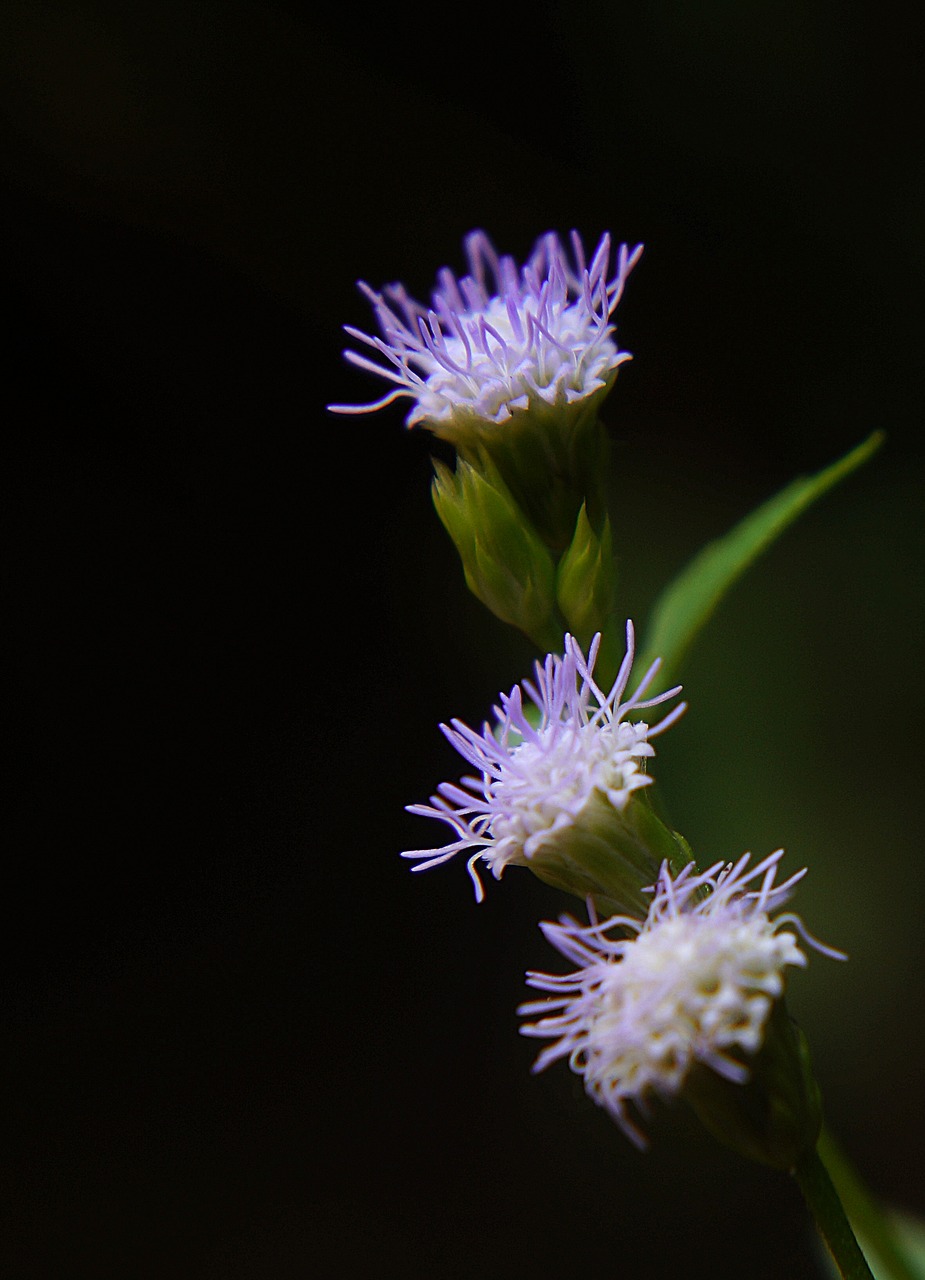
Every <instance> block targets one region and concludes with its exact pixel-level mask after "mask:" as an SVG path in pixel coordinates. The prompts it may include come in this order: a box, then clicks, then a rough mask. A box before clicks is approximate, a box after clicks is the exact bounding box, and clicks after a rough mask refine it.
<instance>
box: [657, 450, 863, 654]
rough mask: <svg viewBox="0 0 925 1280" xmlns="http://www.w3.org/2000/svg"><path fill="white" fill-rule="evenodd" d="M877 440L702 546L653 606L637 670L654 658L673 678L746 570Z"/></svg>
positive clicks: (783, 492)
mask: <svg viewBox="0 0 925 1280" xmlns="http://www.w3.org/2000/svg"><path fill="white" fill-rule="evenodd" d="M883 440H884V433H883V432H882V431H875V432H874V433H873V435H871V436H868V438H867V439H866V440H865V441H864V442H863V443H862V444H859V445H858V446H857V447H856V448H854V449H852V450H851V452H850V453H848V454H846V455H845V457H843V458H840V459H839V460H838V461H837V462H834V463H832V465H831V466H829V467H826V468H825V470H824V471H820V472H818V473H817V474H816V475H813V476H798V477H797V479H796V480H792V481H791V482H790V484H788V485H787V486H786V488H784V489H782V490H781V491H780V493H777V494H775V495H774V497H773V498H770V499H769V500H768V501H767V502H765V503H763V504H762V505H761V506H760V507H758V508H757V510H755V511H753V512H752V513H751V515H748V516H746V517H745V519H744V520H742V521H740V522H739V524H737V525H736V526H735V528H733V529H731V530H730V531H729V533H727V534H725V535H724V536H723V537H722V538H717V539H716V541H715V542H710V543H708V544H707V545H706V546H705V547H704V548H703V550H702V551H700V552H699V553H698V554H697V555H696V556H695V557H694V559H693V560H692V561H691V562H690V564H688V565H687V566H686V567H685V568H684V569H682V571H681V573H680V574H679V575H678V576H677V577H676V578H675V579H674V581H673V582H670V583H669V584H668V586H667V587H666V588H665V590H664V591H663V592H662V593H661V595H660V596H659V598H658V600H657V601H656V604H655V608H654V609H653V611H652V615H651V618H650V620H649V626H648V630H647V633H646V639H645V644H644V645H643V654H642V656H641V658H640V662H639V666H638V667H637V670H639V671H645V670H647V668H648V666H649V665H650V664H651V663H652V662H653V661H654V660H655V659H656V658H657V657H660V658H661V659H662V663H663V674H664V672H665V671H667V672H668V673H669V678H671V677H673V675H674V674H675V673H676V671H677V669H678V667H679V666H680V664H681V662H682V661H683V659H684V657H685V656H686V654H687V651H688V649H689V648H690V646H691V644H692V643H693V641H694V639H695V637H696V636H697V634H698V632H699V631H700V629H701V628H702V627H703V626H704V625H705V623H706V622H707V621H708V620H709V619H710V617H711V615H712V614H713V612H714V610H715V609H716V607H717V605H718V604H719V602H720V601H721V600H722V598H723V596H724V595H725V594H726V592H727V591H728V590H729V589H730V587H732V586H733V584H734V583H735V582H736V581H737V580H738V579H739V577H740V576H741V575H742V574H743V573H744V572H745V570H746V569H747V568H748V566H749V565H750V564H751V563H752V562H753V561H754V560H757V558H758V557H759V556H760V555H761V554H762V552H764V551H766V550H767V549H768V547H769V546H770V545H771V543H772V542H774V540H775V539H776V538H778V537H780V535H781V534H782V533H783V532H784V530H785V529H786V528H787V526H788V525H789V524H791V523H792V522H793V521H794V520H796V518H797V516H800V515H802V514H803V512H804V511H806V509H807V508H808V507H811V506H812V504H813V503H814V502H817V501H818V500H819V498H821V497H822V496H823V494H825V493H827V492H828V491H829V489H832V488H834V486H835V485H836V484H838V483H839V482H840V481H841V480H844V479H845V477H846V476H849V475H850V474H851V473H852V471H855V470H857V468H858V467H860V466H862V465H863V464H864V463H865V462H866V461H867V460H868V458H870V457H871V456H872V455H873V454H874V453H876V451H877V449H878V448H879V447H880V445H881V444H882V443H883Z"/></svg>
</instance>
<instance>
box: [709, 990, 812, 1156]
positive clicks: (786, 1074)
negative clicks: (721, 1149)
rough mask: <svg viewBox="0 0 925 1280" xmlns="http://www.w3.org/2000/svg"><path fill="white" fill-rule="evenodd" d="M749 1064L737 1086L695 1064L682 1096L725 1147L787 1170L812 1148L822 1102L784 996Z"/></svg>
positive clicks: (800, 1036) (810, 1064)
mask: <svg viewBox="0 0 925 1280" xmlns="http://www.w3.org/2000/svg"><path fill="white" fill-rule="evenodd" d="M747 1066H748V1070H749V1077H748V1079H747V1080H746V1081H745V1083H744V1084H736V1083H735V1082H734V1081H732V1080H727V1079H726V1078H725V1077H724V1076H720V1075H717V1073H716V1072H715V1071H713V1070H712V1069H711V1068H710V1067H707V1066H705V1065H704V1064H702V1063H698V1064H697V1065H696V1066H695V1067H694V1068H693V1070H692V1071H691V1072H690V1074H689V1076H688V1077H687V1080H686V1081H685V1084H684V1097H685V1098H686V1099H687V1101H688V1102H689V1103H690V1105H691V1106H692V1107H693V1109H694V1111H695V1112H696V1113H697V1115H698V1117H699V1119H700V1120H701V1122H702V1124H703V1125H704V1127H705V1128H706V1129H707V1130H708V1131H709V1132H710V1133H712V1135H713V1136H714V1137H715V1138H717V1139H718V1140H719V1141H720V1142H722V1143H723V1144H724V1145H725V1146H727V1147H732V1149H733V1150H734V1151H738V1152H739V1154H740V1155H743V1156H745V1157H746V1158H747V1159H749V1160H756V1161H758V1162H759V1163H760V1164H765V1165H770V1166H771V1167H772V1168H774V1169H782V1170H785V1171H786V1172H790V1171H792V1170H793V1169H795V1168H796V1166H797V1165H798V1164H799V1163H800V1161H801V1160H802V1159H803V1158H804V1157H805V1156H806V1155H807V1154H808V1153H809V1152H812V1151H813V1150H815V1147H816V1142H817V1141H818V1138H819V1133H820V1130H821V1128H822V1100H821V1097H820V1093H819V1086H818V1085H817V1083H816V1077H815V1075H814V1074H813V1068H812V1061H811V1059H810V1054H809V1045H808V1044H807V1041H806V1037H805V1036H804V1035H803V1033H802V1031H801V1030H800V1028H799V1027H798V1026H797V1024H796V1023H795V1022H794V1021H793V1019H792V1018H791V1017H790V1015H789V1014H788V1012H787V1009H786V1005H785V1004H784V1000H783V998H781V999H780V1000H777V1001H775V1003H774V1006H773V1008H772V1010H771V1013H770V1015H769V1017H768V1022H767V1025H766V1027H765V1037H764V1042H763V1044H762V1046H761V1048H760V1049H759V1051H758V1053H757V1054H756V1055H755V1056H754V1057H753V1058H751V1059H750V1060H749V1061H748V1063H747Z"/></svg>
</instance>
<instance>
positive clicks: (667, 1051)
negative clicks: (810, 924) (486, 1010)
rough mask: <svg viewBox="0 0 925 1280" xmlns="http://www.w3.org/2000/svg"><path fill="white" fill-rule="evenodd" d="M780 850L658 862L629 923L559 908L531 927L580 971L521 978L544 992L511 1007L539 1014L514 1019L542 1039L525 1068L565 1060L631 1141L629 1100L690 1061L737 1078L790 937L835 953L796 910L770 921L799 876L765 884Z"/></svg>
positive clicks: (682, 1076)
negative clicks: (671, 866)
mask: <svg viewBox="0 0 925 1280" xmlns="http://www.w3.org/2000/svg"><path fill="white" fill-rule="evenodd" d="M782 856H783V850H782V849H778V850H777V852H776V853H772V854H771V855H770V857H768V858H765V859H764V861H763V862H760V863H759V864H758V865H757V866H756V867H753V868H751V869H750V870H749V869H748V863H749V858H750V855H749V854H747V853H746V854H744V855H743V856H742V857H741V858H740V859H739V861H738V862H737V863H736V864H735V865H734V866H733V865H731V864H723V863H721V862H717V863H716V864H715V865H714V866H712V867H710V868H709V870H707V871H704V872H702V873H699V874H698V873H697V872H696V871H695V869H694V864H693V863H691V864H690V865H688V866H687V867H686V868H685V869H684V870H683V871H682V872H681V873H680V874H679V875H677V876H676V877H674V878H672V875H671V873H670V872H669V870H668V868H667V866H664V865H663V866H662V869H661V871H660V873H659V877H658V881H657V883H656V885H655V886H654V889H651V890H650V892H651V893H652V900H651V905H650V907H649V912H648V915H647V916H646V918H645V919H644V920H641V921H640V920H636V919H633V918H631V917H627V916H615V917H613V918H612V919H610V920H606V921H604V923H602V924H599V923H597V921H596V920H595V919H594V918H593V913H592V921H591V923H590V924H589V925H580V924H579V923H578V922H577V921H575V920H572V919H570V918H569V917H567V916H564V917H562V919H561V920H560V922H559V923H558V924H552V923H550V922H544V923H543V924H541V925H540V928H541V929H542V931H543V933H544V934H545V936H546V937H547V938H548V940H549V941H550V942H551V943H552V945H553V946H554V947H556V948H557V950H558V951H560V952H561V953H562V954H563V955H564V956H566V957H567V958H568V959H569V960H572V961H574V962H575V963H576V964H578V965H579V966H580V968H579V969H578V970H577V971H576V972H574V973H570V974H564V975H554V974H546V973H529V974H528V975H527V982H528V985H529V986H531V987H535V988H536V989H537V990H540V991H547V992H549V993H551V995H553V996H554V997H555V999H553V1000H540V1001H534V1002H530V1003H528V1004H525V1005H522V1006H521V1008H520V1009H519V1010H518V1012H519V1013H520V1014H523V1015H532V1014H542V1015H543V1016H542V1017H541V1018H540V1020H539V1021H538V1022H535V1023H530V1024H527V1025H525V1026H522V1027H521V1031H522V1032H523V1034H524V1035H528V1036H541V1037H550V1038H552V1039H554V1043H553V1044H551V1045H549V1046H548V1047H547V1048H545V1049H544V1050H543V1051H542V1053H541V1054H540V1055H539V1057H538V1058H537V1060H536V1063H535V1065H534V1068H533V1069H534V1071H542V1070H543V1069H544V1068H545V1067H548V1066H549V1064H550V1063H551V1062H555V1061H556V1059H558V1058H567V1059H568V1062H569V1065H570V1066H571V1068H572V1070H573V1071H575V1072H577V1073H578V1074H579V1075H581V1076H583V1077H584V1082H585V1089H586V1090H587V1092H588V1093H589V1094H590V1096H591V1097H592V1098H593V1099H594V1101H595V1102H596V1103H598V1104H599V1105H600V1106H603V1107H605V1108H606V1109H607V1111H609V1112H610V1114H611V1115H612V1116H613V1118H614V1119H615V1120H616V1122H617V1123H618V1124H619V1125H620V1127H621V1128H622V1129H623V1131H624V1133H626V1134H627V1136H628V1137H629V1138H630V1139H632V1141H633V1142H635V1143H636V1144H637V1145H638V1146H640V1147H644V1146H645V1145H646V1140H645V1137H644V1135H643V1134H642V1133H641V1131H640V1130H639V1128H638V1127H637V1126H636V1124H635V1123H634V1121H633V1119H632V1118H631V1115H630V1113H629V1110H628V1108H629V1105H630V1103H632V1104H633V1105H634V1107H635V1109H636V1111H637V1112H638V1113H640V1114H641V1115H642V1116H646V1115H648V1109H647V1100H648V1098H649V1096H650V1095H651V1094H656V1095H658V1096H661V1097H662V1098H670V1097H673V1096H675V1095H676V1094H678V1093H679V1092H680V1091H681V1090H682V1089H683V1087H684V1084H685V1081H686V1080H687V1078H688V1075H689V1073H690V1072H691V1070H692V1068H693V1067H694V1065H695V1064H696V1063H703V1064H704V1065H705V1066H707V1067H709V1068H711V1069H712V1070H713V1071H714V1072H716V1073H717V1074H718V1075H719V1076H721V1077H723V1078H724V1079H725V1080H727V1081H731V1082H732V1083H733V1084H737V1085H740V1084H743V1083H744V1082H745V1081H746V1080H747V1079H748V1078H749V1069H748V1067H747V1066H746V1065H745V1064H744V1063H743V1062H741V1061H740V1055H745V1056H752V1055H754V1054H755V1053H756V1052H757V1051H758V1049H759V1048H760V1047H761V1045H762V1041H763V1037H764V1034H765V1029H766V1024H767V1022H768V1019H769V1015H770V1014H771V1010H772V1007H773V1006H774V1003H775V1001H777V1000H778V999H779V997H780V996H781V995H782V993H783V990H784V977H783V973H784V970H785V968H786V967H787V966H788V965H796V966H799V967H805V965H806V956H805V955H804V953H803V952H802V951H801V950H800V947H799V945H798V940H797V934H799V935H800V936H801V937H802V939H803V940H804V941H805V942H807V943H809V945H810V946H812V947H814V948H815V949H816V950H817V951H821V952H823V953H824V954H826V955H829V956H832V957H833V958H837V959H844V958H845V957H844V956H843V954H842V953H841V952H839V951H835V950H833V949H832V948H830V947H826V946H824V945H823V944H822V943H820V942H818V941H817V940H816V939H815V938H813V937H811V936H810V935H809V934H808V933H807V932H806V930H805V928H804V927H803V924H802V922H801V921H800V919H799V917H797V916H795V915H792V914H789V913H787V914H784V915H779V916H777V918H776V919H774V920H772V919H771V918H770V913H771V912H773V911H775V910H777V908H778V907H779V906H781V905H782V904H783V903H784V902H785V901H787V899H788V898H789V897H790V896H791V894H792V892H793V889H794V886H795V885H796V884H797V882H798V881H799V880H801V879H802V878H803V876H804V875H805V874H806V871H805V869H804V870H802V871H798V872H797V873H796V875H793V876H791V877H790V878H789V880H786V881H784V883H783V884H778V885H775V883H774V879H775V875H776V872H777V866H778V863H779V861H780V859H781V857H782ZM755 881H760V884H759V886H758V887H757V888H753V889H749V888H748V887H747V886H748V885H750V884H753V883H754V882H755ZM615 932H616V936H611V935H613V934H614V933H615ZM627 934H628V935H629V936H627Z"/></svg>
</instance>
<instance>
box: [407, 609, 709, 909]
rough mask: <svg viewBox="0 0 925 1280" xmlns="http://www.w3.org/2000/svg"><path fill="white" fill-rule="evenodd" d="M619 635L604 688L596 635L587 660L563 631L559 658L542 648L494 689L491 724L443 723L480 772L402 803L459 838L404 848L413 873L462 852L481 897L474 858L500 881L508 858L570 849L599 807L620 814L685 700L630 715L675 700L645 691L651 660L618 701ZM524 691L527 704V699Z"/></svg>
mask: <svg viewBox="0 0 925 1280" xmlns="http://www.w3.org/2000/svg"><path fill="white" fill-rule="evenodd" d="M626 639H627V648H626V656H625V657H624V659H623V663H622V665H621V667H620V670H619V673H618V675H617V678H616V680H615V681H614V684H613V687H612V688H611V689H610V691H609V692H608V693H604V691H603V690H602V689H600V688H599V687H598V685H597V684H596V683H595V680H594V675H593V671H594V664H595V661H596V659H597V654H598V650H599V648H600V640H601V637H600V635H596V636H595V637H594V639H593V641H592V643H591V646H590V648H589V651H588V656H587V658H586V657H585V655H584V654H583V653H582V650H581V648H580V646H579V644H578V642H577V641H576V640H575V639H574V637H573V636H570V635H566V637H565V653H564V656H562V657H559V656H558V655H554V654H549V655H548V656H547V658H546V660H545V662H543V663H542V664H541V663H539V662H537V663H536V669H535V670H536V681H535V683H533V682H531V681H529V680H525V681H523V684H522V685H515V686H514V688H513V689H512V690H511V692H510V693H509V694H501V697H500V701H501V705H500V706H496V707H495V708H494V715H495V719H496V721H497V724H496V726H495V727H494V728H493V727H492V726H491V725H489V724H488V723H486V724H485V725H484V726H483V728H482V732H481V733H477V732H476V731H475V730H474V729H470V728H469V726H468V725H466V724H463V723H462V722H461V721H460V720H453V721H452V722H451V724H449V725H446V724H443V725H441V726H440V727H441V729H442V730H443V732H444V734H445V735H446V737H447V738H448V739H449V741H450V742H451V743H452V745H453V746H454V747H455V748H456V750H457V751H458V752H459V754H460V755H461V756H462V757H463V758H464V759H465V760H467V761H468V762H469V764H471V765H472V766H473V767H474V768H475V769H476V770H477V771H478V775H479V776H478V777H472V776H469V777H464V778H462V779H461V780H460V783H459V784H458V785H457V784H455V783H450V782H444V783H441V784H440V786H439V787H438V788H437V794H436V795H434V796H432V797H431V803H430V804H429V805H425V804H415V805H409V806H408V811H409V813H415V814H421V815H422V816H424V817H429V818H439V819H440V820H441V821H442V822H445V823H447V824H448V825H449V826H450V827H451V828H452V829H453V831H454V832H455V836H456V838H455V839H454V840H452V841H450V843H448V844H445V845H443V846H442V847H440V848H436V849H414V850H408V851H406V852H405V853H403V854H402V857H405V858H415V859H419V861H418V863H417V865H416V866H415V867H414V868H413V869H414V870H415V871H424V870H426V869H427V868H429V867H434V866H437V865H438V864H439V863H441V862H446V861H448V860H449V859H450V858H452V857H454V856H455V855H456V854H457V853H460V852H463V851H465V852H466V853H468V854H469V855H470V856H469V863H468V865H469V873H470V875H471V876H472V880H473V883H474V884H475V891H476V898H477V899H478V900H479V901H481V900H482V897H483V896H484V895H483V889H482V884H481V881H480V880H479V877H478V873H477V871H476V864H477V863H478V862H484V863H485V864H486V865H487V866H488V867H489V868H490V870H491V872H492V874H493V875H494V877H495V879H499V878H500V876H501V873H502V871H503V870H504V868H505V867H506V866H507V865H508V864H509V863H512V862H513V863H519V864H521V865H529V864H530V862H531V860H533V859H538V858H540V857H541V856H543V855H544V853H545V852H546V851H547V850H549V849H550V848H551V847H552V848H562V847H567V845H568V842H569V840H570V838H571V837H572V833H573V832H574V831H575V830H576V829H578V828H584V829H588V828H589V827H593V828H594V829H595V830H598V829H599V828H600V826H601V815H602V814H604V815H607V814H617V815H619V814H621V813H622V812H623V810H625V809H626V807H627V805H628V804H629V801H630V798H631V796H632V795H633V792H634V791H637V790H638V789H639V788H640V787H645V786H647V785H648V784H649V783H650V782H651V781H652V779H651V778H650V777H649V775H648V774H647V773H646V772H645V762H646V760H647V759H648V758H649V757H651V756H653V755H654V754H655V750H654V748H653V747H652V745H651V743H650V741H649V739H650V738H652V737H654V736H655V735H656V734H659V733H661V732H663V731H664V730H665V729H666V728H668V726H669V725H670V724H673V723H674V721H675V720H676V719H677V718H678V716H679V715H680V714H681V713H682V712H683V711H684V704H683V703H682V704H680V705H679V706H678V707H676V708H675V709H674V710H673V711H671V712H669V714H668V715H667V716H665V717H664V718H663V719H662V720H661V721H660V722H659V723H657V724H655V725H649V724H647V723H646V722H645V721H643V720H637V721H630V720H628V719H627V717H628V716H629V715H630V714H631V713H633V712H637V711H640V710H642V709H644V708H646V707H652V706H655V705H656V704H658V703H660V702H664V701H665V700H666V699H667V698H671V697H673V696H674V695H675V694H676V693H678V692H679V688H680V686H678V687H677V688H674V689H669V690H667V691H666V692H665V693H661V694H658V695H656V696H655V697H652V698H644V697H643V695H644V694H645V692H646V690H647V689H648V687H649V685H650V684H651V682H652V680H653V678H654V677H655V674H656V672H657V671H658V668H659V666H660V662H659V661H656V662H654V663H653V664H652V666H651V667H650V668H649V670H648V671H647V672H646V674H645V675H644V676H643V678H642V680H641V681H640V682H639V685H638V686H637V688H636V690H635V692H634V693H633V694H632V695H631V696H630V697H628V698H627V699H626V701H621V699H622V698H623V696H624V694H625V693H626V689H627V685H628V682H629V679H630V673H631V670H632V664H633V654H634V636H633V625H632V623H631V622H628V623H627V627H626ZM521 690H523V692H525V693H526V694H527V696H528V698H529V700H530V702H531V703H532V708H531V707H525V706H524V702H523V696H522V693H521ZM653 869H654V868H653ZM641 883H643V884H644V883H645V881H644V880H643V881H641Z"/></svg>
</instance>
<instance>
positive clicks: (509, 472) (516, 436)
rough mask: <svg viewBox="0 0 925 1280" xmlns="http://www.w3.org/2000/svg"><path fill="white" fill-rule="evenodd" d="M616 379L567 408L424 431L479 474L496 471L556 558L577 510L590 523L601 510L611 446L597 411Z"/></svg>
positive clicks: (523, 411) (455, 421)
mask: <svg viewBox="0 0 925 1280" xmlns="http://www.w3.org/2000/svg"><path fill="white" fill-rule="evenodd" d="M616 374H617V370H616V369H614V370H612V371H611V377H610V378H609V379H608V380H607V383H606V385H605V386H602V387H601V388H599V390H598V391H596V392H594V393H593V394H592V395H589V396H583V397H582V398H581V399H580V400H576V401H574V402H572V403H571V404H568V403H562V404H546V403H544V402H543V401H542V400H540V399H538V398H537V399H531V402H530V404H529V405H528V406H526V407H524V408H517V409H513V410H512V411H511V417H510V418H509V419H508V421H507V422H504V423H503V424H500V425H499V424H498V423H494V422H486V421H484V420H483V419H480V418H479V417H477V415H475V414H459V415H454V417H453V418H452V419H451V420H450V422H449V423H447V424H445V425H443V424H431V423H428V424H427V425H428V426H429V427H430V428H431V430H433V431H434V432H435V433H436V434H437V435H439V436H441V437H442V438H443V439H446V440H449V441H450V443H451V444H453V445H454V447H455V448H456V451H457V455H458V457H459V458H460V459H461V460H463V461H465V462H468V463H470V464H471V465H472V466H474V467H475V468H476V469H477V470H480V471H481V470H486V469H487V467H488V466H492V467H494V468H495V470H496V472H497V474H498V475H500V476H501V477H502V478H503V479H504V483H505V484H506V485H507V487H508V489H509V490H510V492H511V493H512V494H513V495H514V497H515V499H516V501H517V503H518V505H519V506H520V507H521V508H522V509H523V510H524V511H525V512H526V514H527V517H528V519H529V520H530V522H531V524H532V525H533V527H534V528H535V529H536V531H537V532H538V533H539V535H540V537H541V538H542V540H543V541H544V543H545V544H546V546H547V547H548V548H549V549H550V551H551V552H552V554H553V555H554V556H555V557H558V556H560V555H561V554H562V552H563V551H564V550H565V548H566V547H567V546H568V545H569V543H570V541H571V539H572V534H573V532H574V529H575V521H576V519H577V517H578V512H579V509H580V508H581V505H582V503H585V504H586V505H587V507H588V511H589V514H590V516H591V519H592V521H596V520H597V519H598V518H599V516H600V515H602V514H603V511H604V510H605V493H604V482H605V477H606V476H607V473H608V461H609V456H610V441H609V439H608V437H607V433H606V431H605V429H604V427H603V425H602V423H601V421H600V419H599V418H598V410H599V408H600V404H601V401H602V400H603V399H604V397H605V396H606V394H607V392H608V391H609V389H610V386H611V385H612V383H613V380H614V379H615V377H616Z"/></svg>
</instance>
